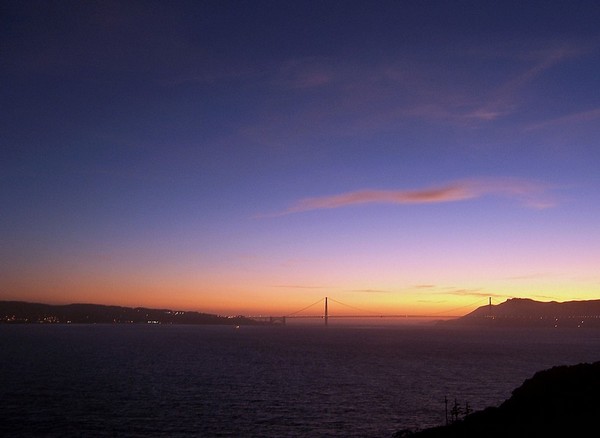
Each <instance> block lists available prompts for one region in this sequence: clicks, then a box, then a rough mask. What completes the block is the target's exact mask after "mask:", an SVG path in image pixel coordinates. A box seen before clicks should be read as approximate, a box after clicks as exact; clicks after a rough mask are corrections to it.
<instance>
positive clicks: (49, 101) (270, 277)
mask: <svg viewBox="0 0 600 438" xmlns="http://www.w3.org/2000/svg"><path fill="white" fill-rule="evenodd" d="M0 20H1V26H0V32H1V36H0V41H1V53H2V56H1V59H2V64H1V65H2V67H1V70H0V74H1V77H0V79H1V83H2V85H1V90H2V94H1V99H2V108H3V109H4V111H3V112H2V113H3V117H2V118H1V119H0V124H1V129H0V144H1V146H2V147H1V149H0V182H1V185H0V201H1V203H2V204H1V205H2V210H1V213H0V261H1V263H0V299H18V300H27V301H42V302H53V303H66V302H94V303H106V304H123V305H145V306H166V307H171V308H187V309H198V310H204V311H212V312H216V313H253V312H263V311H264V312H266V313H272V312H281V313H286V312H292V311H295V310H297V309H299V308H302V307H304V306H305V305H307V304H310V303H312V302H314V301H316V300H318V299H319V298H321V297H323V296H325V295H329V296H331V297H334V298H335V299H337V300H340V301H342V302H347V303H349V304H352V305H355V306H358V307H360V308H365V309H373V310H376V311H389V312H390V313H398V312H403V311H407V312H412V311H415V312H422V311H427V312H430V313H436V314H437V313H440V314H443V313H444V312H450V311H453V309H457V308H460V309H463V310H460V311H459V313H460V312H466V311H468V310H470V309H471V308H473V307H474V306H477V305H479V304H482V303H485V302H486V300H487V298H486V297H488V296H492V297H494V299H495V300H497V301H502V300H504V299H505V298H508V297H513V296H518V297H532V298H535V299H540V300H552V299H554V300H559V301H564V300H571V299H593V298H598V297H599V295H600V274H599V272H600V271H599V270H598V263H599V261H600V227H599V226H598V218H599V217H600V202H599V193H600V171H599V170H598V169H599V163H600V144H599V140H598V139H599V138H600V74H598V72H599V71H600V27H599V26H598V23H600V8H598V7H597V4H596V3H595V2H592V1H589V2H578V1H574V2H573V1H570V2H566V1H565V2H551V1H550V2H549V1H544V2H511V1H506V2H481V1H473V2H467V1H460V2H447V1H439V2H438V1H390V2H386V1H382V2H351V1H343V2H334V1H324V2H320V1H319V2H317V1H314V2H302V1H300V2H298V1H295V2H278V1H266V2H265V1H248V2H242V1H236V2H233V1H232V2H227V1H203V2H199V1H198V2H197V1H190V2H185V1H178V2H149V1H144V2H141V1H140V2H135V1H128V2H121V1H101V2H80V1H73V2H69V1H61V2H47V1H40V2H34V1H5V2H3V6H2V13H1V14H0ZM332 311H334V310H332ZM454 313H456V312H454Z"/></svg>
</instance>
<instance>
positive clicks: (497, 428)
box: [394, 362, 600, 438]
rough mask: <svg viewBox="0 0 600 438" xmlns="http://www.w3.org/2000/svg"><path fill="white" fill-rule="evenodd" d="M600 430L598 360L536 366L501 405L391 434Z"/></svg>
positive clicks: (476, 436) (492, 436) (465, 436)
mask: <svg viewBox="0 0 600 438" xmlns="http://www.w3.org/2000/svg"><path fill="white" fill-rule="evenodd" d="M575 436H581V437H595V436H600V362H594V363H591V364H590V363H582V364H579V365H572V366H557V367H554V368H551V369H548V370H544V371H539V372H537V373H536V374H535V375H534V376H533V377H532V378H530V379H527V380H526V381H525V382H524V383H523V385H521V386H520V387H518V388H517V389H515V390H514V391H513V393H512V396H511V397H510V398H509V399H508V400H506V401H505V402H504V403H502V404H501V405H500V406H499V407H490V408H487V409H484V410H482V411H478V412H474V413H472V414H470V415H467V416H466V417H465V418H464V419H462V420H458V421H455V422H454V423H452V424H449V425H446V426H440V427H434V428H431V429H425V430H421V431H416V432H414V431H410V430H402V431H399V432H397V433H396V434H395V435H394V437H395V438H409V437H410V438H450V437H452V438H454V437H456V438H458V437H461V438H471V437H472V438H487V437H489V438H500V437H502V438H509V437H510V438H515V437H521V438H525V437H528V438H529V437H567V438H568V437H575Z"/></svg>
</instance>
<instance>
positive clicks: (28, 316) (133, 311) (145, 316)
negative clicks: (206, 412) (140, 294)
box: [0, 301, 261, 325]
mask: <svg viewBox="0 0 600 438" xmlns="http://www.w3.org/2000/svg"><path fill="white" fill-rule="evenodd" d="M0 323H9V324H11V323H12V324H19V323H20V324H28V323H34V324H35V323H46V324H61V323H62V324H205V325H206V324H218V325H255V324H260V323H261V322H260V321H257V320H254V319H251V318H248V317H245V316H220V315H214V314H210V313H200V312H193V311H183V310H170V309H150V308H145V307H135V308H133V307H121V306H106V305H101V304H67V305H50V304H42V303H29V302H25V301H0Z"/></svg>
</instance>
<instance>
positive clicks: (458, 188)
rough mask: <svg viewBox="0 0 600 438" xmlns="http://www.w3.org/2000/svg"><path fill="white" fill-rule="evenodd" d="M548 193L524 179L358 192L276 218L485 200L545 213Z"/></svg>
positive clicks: (299, 205) (306, 202) (312, 201)
mask: <svg viewBox="0 0 600 438" xmlns="http://www.w3.org/2000/svg"><path fill="white" fill-rule="evenodd" d="M546 192H547V187H546V186H545V185H542V184H539V183H535V182H532V181H526V180H521V179H512V178H507V179H471V180H463V181H456V182H453V183H450V184H447V185H444V186H440V187H431V188H424V189H416V190H359V191H354V192H348V193H342V194H339V195H332V196H321V197H314V198H305V199H301V200H299V201H297V202H296V203H294V204H292V205H291V206H290V207H289V208H287V209H286V210H284V211H283V212H280V213H278V214H275V215H274V216H281V215H286V214H292V213H300V212H305V211H311V210H323V209H334V208H341V207H348V206H353V205H364V204H400V205H405V204H433V203H443V202H458V201H467V200H471V199H476V198H481V197H484V196H503V197H508V198H514V199H516V200H518V201H519V202H521V203H522V204H524V205H526V206H527V207H530V208H536V209H543V208H549V207H552V206H554V205H555V203H554V201H553V200H552V199H550V198H549V197H548V196H547V195H546Z"/></svg>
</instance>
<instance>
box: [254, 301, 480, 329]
mask: <svg viewBox="0 0 600 438" xmlns="http://www.w3.org/2000/svg"><path fill="white" fill-rule="evenodd" d="M485 301H488V300H478V301H477V302H475V303H472V304H468V305H466V306H462V307H458V308H454V309H450V310H447V311H445V312H441V313H437V314H407V313H401V314H380V313H376V312H372V311H368V310H364V309H360V308H358V307H355V306H351V305H349V304H345V303H342V302H341V301H338V300H335V299H333V298H331V297H324V298H321V299H320V300H319V301H316V302H314V303H312V304H309V305H308V306H306V307H303V308H302V309H300V310H297V311H295V312H291V313H288V314H286V315H283V316H267V317H264V316H252V317H251V318H252V319H254V320H257V321H263V322H268V323H270V324H279V325H285V324H286V321H287V320H288V319H322V320H323V321H324V322H325V325H326V326H327V325H329V320H330V319H337V318H371V319H375V318H458V317H460V316H462V315H448V313H449V312H456V311H458V310H461V309H466V308H469V307H474V306H479V305H482V304H483V302H485ZM330 302H332V303H334V304H337V305H340V306H342V307H344V308H348V309H352V310H354V311H357V312H360V313H358V314H331V313H330V312H329V303H330ZM318 305H322V306H323V307H322V308H323V313H321V314H314V313H313V314H311V313H309V314H302V312H305V311H307V310H309V309H313V308H315V307H316V306H318ZM488 305H489V306H490V308H491V306H492V298H491V297H489V301H488Z"/></svg>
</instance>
